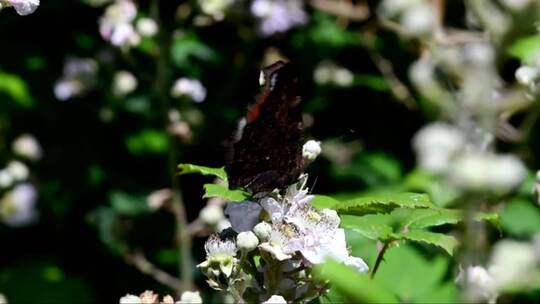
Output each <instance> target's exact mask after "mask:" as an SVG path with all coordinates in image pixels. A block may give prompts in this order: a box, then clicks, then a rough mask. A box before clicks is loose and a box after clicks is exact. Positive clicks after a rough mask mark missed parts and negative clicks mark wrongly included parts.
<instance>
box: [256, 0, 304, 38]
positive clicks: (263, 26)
mask: <svg viewBox="0 0 540 304" xmlns="http://www.w3.org/2000/svg"><path fill="white" fill-rule="evenodd" d="M251 13H252V14H253V15H254V16H255V17H257V18H258V19H259V21H260V23H259V32H260V33H261V35H263V36H270V35H273V34H275V33H282V32H286V31H288V30H289V29H291V28H293V27H296V26H299V25H303V24H305V23H306V22H307V19H308V18H307V14H306V12H304V10H303V3H302V1H299V0H255V1H253V2H252V4H251Z"/></svg>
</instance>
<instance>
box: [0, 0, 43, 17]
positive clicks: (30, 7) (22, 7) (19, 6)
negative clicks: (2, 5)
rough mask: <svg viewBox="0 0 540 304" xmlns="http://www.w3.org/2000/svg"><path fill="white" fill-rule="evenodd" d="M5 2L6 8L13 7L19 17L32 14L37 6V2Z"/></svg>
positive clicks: (26, 0)
mask: <svg viewBox="0 0 540 304" xmlns="http://www.w3.org/2000/svg"><path fill="white" fill-rule="evenodd" d="M0 2H2V1H0ZM6 2H7V4H8V6H13V8H14V9H15V11H16V12H17V14H19V15H21V16H26V15H29V14H32V13H33V12H35V11H36V9H37V8H38V6H39V0H7V1H6Z"/></svg>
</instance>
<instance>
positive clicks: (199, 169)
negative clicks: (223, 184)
mask: <svg viewBox="0 0 540 304" xmlns="http://www.w3.org/2000/svg"><path fill="white" fill-rule="evenodd" d="M178 170H180V171H179V172H178V174H179V175H183V174H191V173H197V174H201V175H213V176H215V177H217V178H219V179H221V180H223V181H227V172H225V168H224V167H221V168H211V167H204V166H197V165H192V164H179V165H178Z"/></svg>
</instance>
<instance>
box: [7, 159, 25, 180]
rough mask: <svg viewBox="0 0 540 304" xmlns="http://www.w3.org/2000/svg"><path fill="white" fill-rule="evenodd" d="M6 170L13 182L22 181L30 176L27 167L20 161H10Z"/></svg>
mask: <svg viewBox="0 0 540 304" xmlns="http://www.w3.org/2000/svg"><path fill="white" fill-rule="evenodd" d="M6 170H7V171H8V172H9V173H10V174H11V176H12V177H13V179H14V180H15V181H18V182H20V181H24V180H26V179H27V178H28V175H29V174H30V172H29V170H28V167H27V166H26V165H25V164H24V163H22V162H20V161H16V160H13V161H10V162H9V163H8V165H7V167H6Z"/></svg>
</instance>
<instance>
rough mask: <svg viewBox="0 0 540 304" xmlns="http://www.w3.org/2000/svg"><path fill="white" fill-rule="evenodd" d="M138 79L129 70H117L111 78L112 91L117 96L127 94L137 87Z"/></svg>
mask: <svg viewBox="0 0 540 304" xmlns="http://www.w3.org/2000/svg"><path fill="white" fill-rule="evenodd" d="M137 85H138V81H137V78H135V76H133V74H131V72H128V71H118V72H116V74H115V75H114V79H113V92H114V93H115V94H116V95H118V96H124V95H127V94H129V93H131V92H133V91H135V89H137Z"/></svg>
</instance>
